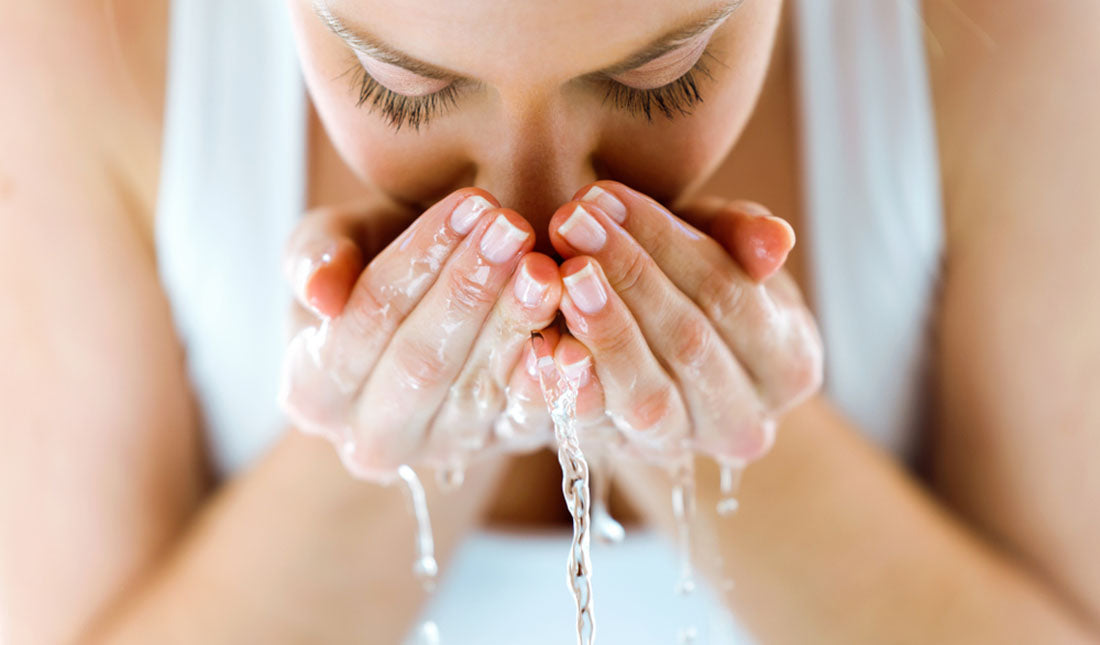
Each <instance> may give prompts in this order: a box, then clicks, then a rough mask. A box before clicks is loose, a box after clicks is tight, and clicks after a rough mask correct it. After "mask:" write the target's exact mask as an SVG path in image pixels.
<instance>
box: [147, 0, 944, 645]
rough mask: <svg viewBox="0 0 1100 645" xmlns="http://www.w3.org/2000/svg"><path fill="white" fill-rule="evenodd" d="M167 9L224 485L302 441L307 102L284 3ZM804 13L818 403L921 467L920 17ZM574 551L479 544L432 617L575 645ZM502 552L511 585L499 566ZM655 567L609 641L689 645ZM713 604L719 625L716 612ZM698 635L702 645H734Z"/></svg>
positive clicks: (171, 221) (815, 0)
mask: <svg viewBox="0 0 1100 645" xmlns="http://www.w3.org/2000/svg"><path fill="white" fill-rule="evenodd" d="M172 5H173V6H172V13H171V47H170V55H169V74H168V90H167V92H168V93H167V102H166V107H165V109H166V113H165V131H164V143H163V162H162V171H161V184H160V191H159V201H158V211H157V215H156V249H157V262H158V268H159V271H160V277H161V282H162V284H163V287H164V289H165V291H166V293H167V295H168V297H169V299H170V301H171V304H172V312H173V318H174V322H175V325H176V329H177V333H178V334H179V336H180V338H181V340H182V342H183V343H184V346H185V348H186V351H187V356H188V363H187V366H188V370H189V376H190V379H191V383H192V385H193V387H194V390H195V393H196V396H197V398H198V403H199V407H200V410H201V414H202V422H203V424H204V430H205V432H206V436H207V440H208V445H209V446H210V451H211V458H212V461H213V463H214V465H215V468H216V469H217V471H218V472H219V473H220V474H222V475H228V474H230V473H232V472H234V471H236V470H238V469H240V468H242V467H244V466H246V465H247V464H248V463H249V462H251V461H252V460H253V459H255V458H256V457H257V456H258V455H259V454H261V453H262V452H263V451H264V450H265V449H266V448H268V447H269V446H270V445H271V444H272V443H273V442H274V441H275V440H276V439H277V437H278V435H279V434H280V432H281V431H283V429H285V428H286V427H287V421H286V419H285V418H284V417H283V415H282V413H281V412H280V410H279V408H278V406H277V404H276V393H277V388H278V378H279V368H280V363H281V357H282V350H283V346H284V344H285V340H286V327H285V324H286V319H287V315H286V314H287V311H288V307H289V306H290V302H291V300H290V298H291V296H290V292H289V290H288V288H287V287H286V286H285V285H284V283H283V280H282V272H281V266H280V258H281V255H282V249H283V243H284V240H285V239H286V237H287V235H288V233H289V231H290V230H291V229H292V227H293V226H294V223H295V221H296V219H297V218H298V217H299V216H300V215H301V213H302V211H303V207H304V195H305V194H306V193H305V181H306V175H305V159H306V156H305V154H306V142H305V134H306V110H305V108H306V95H305V89H304V85H303V83H302V79H301V75H300V70H299V67H298V61H297V59H296V55H295V51H294V47H293V42H292V38H291V33H290V26H289V20H288V15H287V10H286V3H283V2H273V1H272V0H233V1H232V2H226V1H224V0H181V1H177V2H173V3H172ZM795 9H796V12H795V14H796V22H795V26H796V43H797V60H798V62H799V68H800V73H799V83H800V85H799V89H800V92H799V96H800V101H801V108H802V109H801V120H802V123H801V126H802V127H801V129H800V131H801V136H802V149H803V153H804V156H803V176H804V177H805V178H806V186H805V191H804V194H805V196H806V202H805V204H804V207H805V212H806V216H807V223H806V226H807V228H808V229H809V231H808V233H807V234H806V235H803V236H802V239H803V240H805V242H804V243H808V245H809V246H808V251H809V259H810V262H811V269H812V280H813V283H814V284H813V289H814V294H813V295H814V301H815V303H816V304H817V312H816V313H817V315H818V320H819V323H820V325H821V330H822V334H823V336H824V340H825V348H826V372H825V384H824V388H825V391H826V392H827V393H828V395H829V396H830V398H831V399H832V400H833V401H834V402H835V403H836V404H837V405H838V406H839V407H840V408H841V409H842V410H843V411H844V412H845V413H846V414H847V415H848V416H850V417H851V418H852V419H853V420H854V421H855V422H856V423H857V424H858V426H859V427H860V428H861V429H862V430H863V431H864V432H865V433H866V434H867V436H868V437H869V438H871V439H872V440H874V441H875V442H877V443H878V444H879V445H881V446H882V447H883V448H884V449H886V450H888V451H890V452H892V453H894V454H895V455H897V456H898V457H899V458H901V459H908V458H910V457H911V456H912V452H913V447H914V441H915V439H916V438H917V437H916V428H917V424H918V423H919V422H920V414H921V412H922V402H923V396H924V394H923V391H924V390H923V388H924V383H925V377H924V374H925V370H926V358H927V356H928V354H929V352H928V329H929V322H930V317H929V314H930V311H931V308H932V307H933V305H934V300H935V292H936V285H937V280H938V278H939V274H940V271H939V268H940V255H941V252H942V246H943V244H942V237H943V225H942V207H941V202H940V199H941V197H940V196H941V191H940V186H939V169H938V165H937V164H938V161H937V160H938V155H937V151H936V147H935V136H934V127H933V122H932V109H931V104H930V97H929V88H928V80H927V72H926V69H925V61H924V46H923V42H922V31H921V25H922V22H921V16H920V13H919V12H920V4H919V3H908V2H883V1H882V0H797V1H796V2H795ZM566 548H567V538H566V537H565V536H555V537H553V539H550V538H546V537H539V538H536V537H531V536H526V537H523V538H522V539H521V538H517V537H516V536H509V535H504V534H488V533H478V534H475V535H474V536H473V537H472V538H471V539H470V540H468V541H467V543H466V544H465V545H464V546H463V547H462V548H461V549H460V550H459V552H458V555H457V556H456V561H455V564H454V566H453V567H452V569H451V570H450V571H449V572H448V573H447V575H446V577H445V578H444V580H443V581H442V585H441V588H440V591H439V593H438V594H437V596H436V598H435V601H434V604H433V605H432V606H431V607H430V608H429V610H428V611H429V613H431V614H432V616H435V617H437V620H438V622H439V623H440V628H441V631H442V633H443V642H444V643H456V642H457V643H472V642H480V643H497V642H501V643H503V642H520V641H521V642H524V643H529V644H531V645H537V644H538V643H541V642H543V641H544V640H545V642H547V643H551V642H553V643H561V642H568V641H567V640H565V641H563V640H562V636H561V634H562V631H561V629H562V622H563V621H564V627H565V629H566V631H565V632H564V633H565V634H566V636H568V634H569V633H570V632H569V631H568V630H569V626H570V625H571V624H572V618H571V603H572V600H571V599H570V598H569V595H568V593H567V592H566V590H565V585H564V584H563V583H562V582H563V579H564V572H563V568H564V562H565V555H566ZM513 552H514V553H515V554H516V556H515V557H514V558H513V557H509V555H508V554H509V553H513ZM494 554H495V556H496V557H498V558H507V562H508V565H507V566H503V567H501V566H494V562H493V561H491V558H490V556H491V555H494ZM643 559H644V560H645V561H646V562H647V565H648V563H655V564H653V565H652V566H653V567H654V570H653V571H661V570H663V569H662V567H665V566H666V565H667V567H668V569H667V571H668V572H671V571H672V567H673V564H672V555H671V553H670V551H669V549H668V548H667V547H665V546H663V544H662V543H661V542H659V541H658V540H656V539H655V538H653V537H652V536H649V535H641V536H637V537H636V538H635V540H630V539H629V538H628V542H627V544H626V545H624V546H623V547H620V548H619V549H618V550H617V551H608V550H604V551H602V552H599V553H598V554H597V555H596V556H594V566H595V570H596V576H597V577H596V590H595V593H596V601H597V614H596V616H597V622H598V625H599V629H598V633H600V634H601V635H602V636H604V637H606V638H607V639H610V640H612V641H613V642H632V643H649V642H653V643H669V642H673V638H674V635H675V634H674V631H673V632H670V631H669V630H671V629H673V628H674V626H675V625H676V624H679V623H680V622H682V616H681V614H682V612H681V611H679V610H677V609H675V607H674V606H671V605H675V604H676V603H675V602H674V599H672V598H671V592H670V591H668V588H669V587H670V585H671V580H672V574H671V573H669V575H668V582H667V584H665V585H664V588H661V585H655V584H640V583H636V581H637V580H638V578H637V576H638V575H639V574H638V572H637V567H631V566H630V565H631V564H632V563H637V562H639V561H640V560H643ZM498 562H499V561H498ZM616 562H618V563H620V564H619V565H616V564H615V563H616ZM615 566H622V568H623V569H622V570H623V572H624V574H623V575H622V576H620V577H615V576H613V574H612V573H611V571H612V570H613V569H614V567H615ZM601 567H607V568H606V569H601ZM543 568H545V569H546V570H545V572H543ZM550 569H553V572H551V571H550ZM487 571H492V572H496V574H499V575H500V576H501V577H502V580H503V583H502V585H501V587H500V588H498V590H497V592H498V593H500V594H501V596H500V601H501V602H502V603H504V604H505V605H506V606H510V607H514V608H515V610H514V611H505V612H504V616H505V619H504V620H503V621H498V622H497V623H495V624H494V626H493V627H487V626H486V625H487V623H485V622H482V621H481V619H480V618H479V614H478V611H471V610H472V609H474V610H476V609H477V608H476V607H475V603H471V602H470V598H471V597H472V596H471V590H476V592H475V593H476V594H479V596H478V597H485V596H481V595H480V594H483V593H484V594H490V593H492V592H493V587H491V586H487V585H486V583H485V581H486V580H487V579H488V577H489V576H488V574H487V573H486V572H487ZM651 573H653V572H652V571H651ZM547 582H548V584H547ZM500 589H504V590H507V591H506V592H501V591H500ZM540 589H541V591H540ZM700 598H701V602H702V604H703V605H704V608H703V611H704V613H706V614H708V615H710V614H711V613H713V611H712V609H713V606H714V603H713V597H712V596H711V595H710V594H708V593H703V594H701V596H700ZM517 599H520V601H519V604H517ZM669 603H671V605H669ZM476 604H478V605H480V603H476ZM549 607H554V611H549V609H548V608H549ZM616 607H619V610H620V611H622V612H625V613H621V614H616V613H615V612H616V609H615V608H616ZM708 607H709V609H708ZM696 609H698V608H696ZM482 611H485V610H482ZM480 616H481V617H487V616H488V614H487V613H482V614H480ZM639 616H645V617H646V618H645V620H638V617H639ZM632 617H633V618H632ZM695 622H696V626H697V627H699V628H700V631H701V634H700V636H701V640H700V642H706V643H718V642H722V641H721V640H719V639H718V637H717V635H716V634H715V633H712V634H710V635H709V636H707V635H705V634H704V633H703V632H705V631H706V629H705V627H704V625H703V624H702V622H700V621H698V620H696V621H695ZM616 625H618V626H619V627H616ZM494 629H496V630H498V631H493V630H494ZM632 629H633V630H634V631H630V630H632ZM723 629H727V628H723ZM463 630H476V631H463ZM518 630H522V631H518ZM624 630H626V631H624ZM497 633H499V634H501V636H500V638H499V639H496V637H495V636H493V634H497ZM521 633H522V634H524V635H523V636H522V637H521V638H520V639H519V641H516V635H517V634H521ZM462 634H467V635H466V636H463V635H462ZM475 634H477V635H478V636H475ZM612 634H615V635H614V636H612ZM505 635H510V637H509V636H505ZM626 635H629V636H630V637H629V639H627V637H626ZM539 639H542V640H539ZM731 642H732V641H731Z"/></svg>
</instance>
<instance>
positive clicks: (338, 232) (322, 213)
mask: <svg viewBox="0 0 1100 645" xmlns="http://www.w3.org/2000/svg"><path fill="white" fill-rule="evenodd" d="M359 233H360V222H358V221H357V220H356V218H355V217H354V216H353V215H352V213H350V212H348V211H346V210H343V209H336V208H324V209H318V210H316V211H313V212H311V213H308V214H306V216H305V217H303V218H302V220H301V221H300V222H299V223H298V225H297V226H296V227H295V229H294V231H293V233H292V234H291V235H290V237H289V238H287V242H286V245H285V246H284V249H283V273H284V275H285V277H286V279H287V281H288V282H289V284H290V286H291V290H292V292H293V293H294V297H295V298H296V299H297V301H298V302H299V303H301V304H302V306H304V307H306V308H308V309H309V310H310V311H312V312H314V313H315V314H316V315H318V316H322V317H327V318H331V317H333V316H336V315H338V314H339V313H340V311H341V310H342V309H343V307H344V303H345V302H347V298H348V294H350V293H351V288H352V286H353V285H354V284H355V278H356V277H357V276H358V275H359V273H360V271H362V270H363V253H362V251H361V249H360V245H359V243H358V241H357V239H356V238H357V237H358V234H359Z"/></svg>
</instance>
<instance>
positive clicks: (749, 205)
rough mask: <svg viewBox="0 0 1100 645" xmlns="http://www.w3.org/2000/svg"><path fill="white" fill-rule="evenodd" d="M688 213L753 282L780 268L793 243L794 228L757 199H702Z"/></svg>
mask: <svg viewBox="0 0 1100 645" xmlns="http://www.w3.org/2000/svg"><path fill="white" fill-rule="evenodd" d="M689 209H690V211H691V215H692V216H694V219H695V220H696V221H698V222H699V223H700V224H701V225H703V227H705V228H706V230H707V232H708V233H709V234H710V236H711V237H712V238H714V240H715V241H717V242H718V243H719V244H721V245H722V247H723V248H725V249H726V252H727V253H729V254H730V256H731V257H733V259H734V260H736V261H737V263H738V264H740V265H741V268H742V269H744V271H745V273H747V274H748V276H749V277H750V278H751V279H752V280H753V281H755V282H763V281H764V280H766V279H768V278H769V277H770V276H772V275H773V274H774V273H775V272H776V271H778V270H779V269H780V268H782V267H783V263H784V262H786V261H787V256H788V255H789V254H790V252H791V249H793V248H794V245H795V234H794V229H793V228H792V227H791V225H790V224H789V223H788V222H787V221H786V220H784V219H781V218H779V217H776V216H774V215H772V214H771V211H769V210H768V209H767V208H765V207H764V206H762V205H760V204H757V203H756V202H750V201H745V200H738V201H733V202H726V201H724V200H719V199H710V198H707V199H703V200H699V201H698V202H696V203H695V204H694V205H693V206H692V207H689Z"/></svg>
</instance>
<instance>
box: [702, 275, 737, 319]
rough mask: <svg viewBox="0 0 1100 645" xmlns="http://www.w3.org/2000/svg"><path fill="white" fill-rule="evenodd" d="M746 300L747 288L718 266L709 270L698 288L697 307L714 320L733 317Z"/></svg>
mask: <svg viewBox="0 0 1100 645" xmlns="http://www.w3.org/2000/svg"><path fill="white" fill-rule="evenodd" d="M747 300H748V292H747V289H745V287H744V286H743V285H741V284H739V283H738V282H737V281H736V280H735V279H734V278H733V276H731V275H730V273H729V271H725V270H723V269H722V268H720V267H715V268H714V269H713V270H711V272H710V273H709V274H708V275H707V277H706V279H705V280H703V284H702V285H701V286H700V288H699V303H698V304H699V308H700V309H702V310H703V312H704V313H705V314H706V315H707V317H708V318H710V319H711V320H713V321H715V322H724V321H728V320H730V319H731V318H735V317H736V316H737V315H738V314H739V312H740V311H741V310H742V309H743V308H744V307H745V303H746V301H747Z"/></svg>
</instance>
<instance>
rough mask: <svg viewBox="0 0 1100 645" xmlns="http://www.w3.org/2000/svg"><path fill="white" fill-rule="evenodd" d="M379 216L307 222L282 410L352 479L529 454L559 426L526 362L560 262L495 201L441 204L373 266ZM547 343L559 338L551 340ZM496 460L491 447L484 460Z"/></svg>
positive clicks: (552, 305)
mask: <svg viewBox="0 0 1100 645" xmlns="http://www.w3.org/2000/svg"><path fill="white" fill-rule="evenodd" d="M386 217H387V214H386V213H382V212H379V211H378V209H372V210H371V211H368V212H362V211H359V212H355V211H353V210H350V209H321V210H318V211H314V212H313V213H311V214H309V215H307V216H306V217H305V218H303V220H302V221H301V222H300V224H299V225H298V227H297V229H296V230H295V231H294V233H293V234H292V235H291V237H290V239H289V240H288V243H287V246H286V253H285V262H284V268H285V272H286V274H287V278H288V280H290V282H291V286H292V289H293V291H294V294H295V297H296V300H297V301H298V304H299V305H300V308H299V314H301V313H302V312H305V311H308V312H310V313H309V314H308V316H307V317H308V319H309V322H307V323H306V324H304V325H302V326H301V327H300V329H298V330H297V331H296V332H295V333H294V335H293V338H292V339H291V341H290V343H289V345H288V347H287V350H286V354H285V357H284V362H283V374H282V382H281V386H280V391H279V403H280V405H281V407H282V408H283V410H284V411H285V412H286V413H287V415H288V416H289V417H290V419H291V421H292V422H293V423H295V424H296V425H297V427H298V428H299V429H301V430H303V431H305V432H308V433H314V434H320V435H323V436H325V437H327V438H328V439H329V440H331V441H332V442H333V443H334V444H335V445H336V446H337V448H338V450H339V453H340V456H341V458H342V460H343V462H344V464H345V466H346V467H347V468H348V470H349V471H351V473H352V474H353V475H355V476H356V477H359V478H362V479H370V480H375V481H389V480H392V479H393V477H395V475H396V471H397V468H398V466H400V465H401V464H406V463H407V464H426V465H431V466H435V467H438V468H449V467H454V466H459V465H461V461H459V462H457V463H456V461H455V460H456V459H457V460H465V459H468V458H470V457H472V456H473V455H474V454H476V453H485V452H488V451H493V450H505V451H519V450H531V449H533V448H536V447H538V446H541V445H544V444H546V443H548V442H550V441H551V440H552V437H553V435H552V429H551V428H552V426H551V424H550V420H549V417H548V414H547V411H546V406H545V403H544V402H543V399H542V395H541V392H540V390H539V385H538V380H537V376H536V373H535V371H534V368H533V365H531V361H530V360H529V358H528V357H529V356H531V352H530V351H529V350H528V351H524V350H525V348H527V347H528V346H529V342H530V338H531V332H532V331H536V330H543V329H544V328H546V327H547V326H548V325H550V323H551V322H552V321H553V319H554V317H555V314H556V312H557V309H558V304H559V300H560V297H561V291H562V287H561V282H560V279H559V277H558V275H559V274H558V267H557V264H556V263H555V262H554V261H553V260H552V259H550V258H549V257H547V256H545V255H542V254H538V253H531V252H530V250H531V248H532V246H533V244H534V232H533V230H532V228H531V226H530V224H528V222H527V221H526V220H524V219H523V218H522V217H521V216H520V215H519V214H517V213H516V212H515V211H512V210H508V209H504V208H500V204H499V202H497V201H496V200H495V199H494V198H493V197H492V196H491V195H490V194H488V193H487V192H485V191H483V190H480V189H476V188H464V189H461V190H458V191H455V192H454V193H451V194H450V195H449V196H447V197H445V198H444V199H442V200H440V201H439V202H438V203H436V204H435V205H433V206H432V207H431V208H429V209H428V210H427V211H426V212H425V213H423V214H422V215H421V216H420V217H418V218H416V220H415V221H414V222H413V223H412V225H411V226H409V227H408V228H407V229H406V230H405V231H404V232H403V233H402V234H401V235H400V236H398V237H397V239H395V240H393V241H392V242H391V243H390V244H389V245H388V246H386V247H385V249H383V250H382V251H381V252H379V253H378V254H377V255H375V256H374V257H373V259H372V260H370V262H369V264H368V265H367V266H366V267H365V269H364V268H363V263H364V260H363V258H365V257H370V256H371V254H372V252H373V251H374V249H369V248H362V247H363V246H364V243H363V241H362V240H360V239H358V238H361V237H363V236H362V235H358V234H357V233H356V231H359V230H362V229H363V228H364V222H368V221H372V220H373V219H376V218H382V219H384V218H386ZM544 337H545V338H546V339H547V340H549V341H550V342H555V341H556V340H557V334H556V333H555V332H554V331H553V330H546V331H545V332H544ZM487 449H488V450H487Z"/></svg>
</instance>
